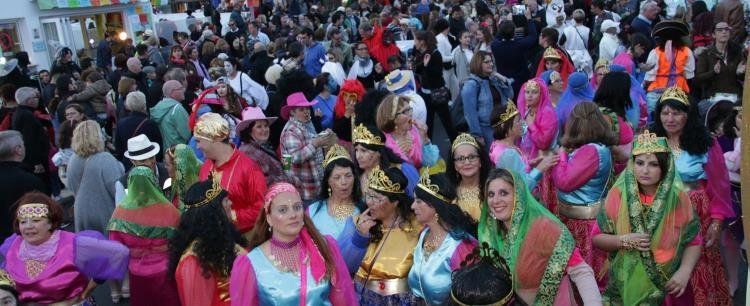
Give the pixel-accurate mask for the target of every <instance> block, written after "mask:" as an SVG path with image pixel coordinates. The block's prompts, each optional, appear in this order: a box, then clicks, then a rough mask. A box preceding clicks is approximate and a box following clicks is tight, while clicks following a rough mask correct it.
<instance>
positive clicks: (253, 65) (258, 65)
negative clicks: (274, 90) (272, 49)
mask: <svg viewBox="0 0 750 306" xmlns="http://www.w3.org/2000/svg"><path fill="white" fill-rule="evenodd" d="M271 65H273V57H271V56H270V55H268V52H267V51H261V52H256V53H253V55H251V56H250V67H248V68H249V69H250V73H249V75H250V78H251V79H253V81H256V82H258V84H260V85H263V87H266V86H267V85H268V82H266V70H268V67H271Z"/></svg>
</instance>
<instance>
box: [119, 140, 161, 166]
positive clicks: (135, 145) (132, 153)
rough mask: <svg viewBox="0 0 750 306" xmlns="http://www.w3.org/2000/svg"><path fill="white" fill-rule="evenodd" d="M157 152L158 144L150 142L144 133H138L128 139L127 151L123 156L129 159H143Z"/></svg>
mask: <svg viewBox="0 0 750 306" xmlns="http://www.w3.org/2000/svg"><path fill="white" fill-rule="evenodd" d="M158 153H159V144H158V143H155V142H152V141H151V140H149V139H148V137H146V135H143V134H140V135H138V136H135V137H133V138H130V139H128V151H127V152H125V157H127V158H128V159H131V160H144V159H149V158H151V157H154V156H156V154H158Z"/></svg>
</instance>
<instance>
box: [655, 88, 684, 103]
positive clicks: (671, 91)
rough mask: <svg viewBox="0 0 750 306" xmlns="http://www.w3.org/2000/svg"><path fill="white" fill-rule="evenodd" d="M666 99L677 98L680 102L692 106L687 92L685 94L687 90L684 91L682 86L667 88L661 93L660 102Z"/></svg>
mask: <svg viewBox="0 0 750 306" xmlns="http://www.w3.org/2000/svg"><path fill="white" fill-rule="evenodd" d="M666 100H677V101H678V102H680V103H682V104H685V106H690V100H688V96H687V94H685V91H683V90H682V88H679V87H677V86H672V87H669V88H667V90H665V91H664V93H663V94H662V95H661V98H660V99H659V102H664V101H666Z"/></svg>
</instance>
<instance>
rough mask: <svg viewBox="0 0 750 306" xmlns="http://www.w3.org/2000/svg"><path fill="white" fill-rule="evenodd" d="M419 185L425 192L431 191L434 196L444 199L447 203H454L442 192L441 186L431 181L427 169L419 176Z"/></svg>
mask: <svg viewBox="0 0 750 306" xmlns="http://www.w3.org/2000/svg"><path fill="white" fill-rule="evenodd" d="M417 187H419V189H422V190H423V191H424V192H427V193H429V194H430V195H432V196H433V197H436V198H437V199H438V200H440V201H443V202H445V203H452V201H451V200H448V199H447V198H446V197H445V196H443V195H442V194H440V187H439V186H438V185H435V184H433V183H432V181H430V173H429V171H427V170H425V171H424V173H423V174H422V177H420V178H419V183H417Z"/></svg>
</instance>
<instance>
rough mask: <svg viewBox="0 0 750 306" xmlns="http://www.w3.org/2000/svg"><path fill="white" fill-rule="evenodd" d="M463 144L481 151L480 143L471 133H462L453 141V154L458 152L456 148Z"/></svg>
mask: <svg viewBox="0 0 750 306" xmlns="http://www.w3.org/2000/svg"><path fill="white" fill-rule="evenodd" d="M463 144H468V145H471V146H473V147H475V148H477V149H479V143H478V142H477V139H476V138H474V136H472V135H471V134H469V133H461V134H460V135H458V137H456V140H454V141H453V145H452V146H451V152H453V151H456V148H458V146H460V145H463Z"/></svg>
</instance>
